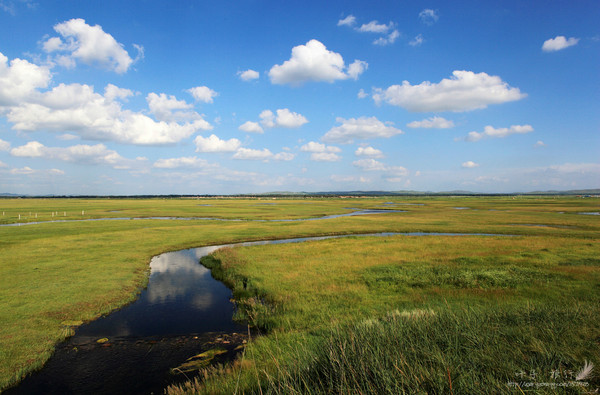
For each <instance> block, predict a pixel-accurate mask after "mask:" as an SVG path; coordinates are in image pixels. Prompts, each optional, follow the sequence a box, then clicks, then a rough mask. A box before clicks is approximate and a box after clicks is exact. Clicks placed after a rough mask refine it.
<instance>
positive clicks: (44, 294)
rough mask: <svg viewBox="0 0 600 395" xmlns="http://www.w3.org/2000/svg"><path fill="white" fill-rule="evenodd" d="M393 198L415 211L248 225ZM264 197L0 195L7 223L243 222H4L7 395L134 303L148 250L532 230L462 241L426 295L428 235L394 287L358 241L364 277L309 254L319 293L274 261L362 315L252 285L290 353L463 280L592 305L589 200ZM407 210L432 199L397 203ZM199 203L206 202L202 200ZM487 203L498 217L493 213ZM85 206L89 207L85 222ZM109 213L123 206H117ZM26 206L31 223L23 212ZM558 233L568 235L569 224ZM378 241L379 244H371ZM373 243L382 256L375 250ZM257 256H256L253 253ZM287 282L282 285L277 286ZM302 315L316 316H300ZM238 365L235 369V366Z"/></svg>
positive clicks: (436, 295) (1, 329)
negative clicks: (77, 338)
mask: <svg viewBox="0 0 600 395" xmlns="http://www.w3.org/2000/svg"><path fill="white" fill-rule="evenodd" d="M388 201H394V202H396V203H398V205H397V206H393V205H385V207H387V208H397V209H404V210H408V212H406V213H390V214H385V215H371V216H361V217H346V218H337V219H331V220H323V221H304V222H302V221H300V222H254V221H252V220H254V219H257V220H264V219H298V218H314V217H319V216H324V215H330V214H339V213H343V212H347V211H348V210H347V207H356V208H382V206H383V203H384V202H388ZM265 202H266V201H260V200H257V199H247V200H237V199H236V200H234V199H223V200H217V199H212V200H204V199H200V200H195V199H148V200H133V199H129V200H127V199H125V200H118V199H96V200H84V199H0V214H1V213H2V212H3V213H4V216H3V217H0V223H15V222H19V221H18V214H19V213H20V214H21V215H22V219H21V222H28V221H36V219H35V218H33V217H35V213H37V214H38V218H37V221H46V220H51V219H52V218H53V217H52V216H51V213H52V212H58V213H59V217H60V214H62V213H64V212H67V219H80V218H83V219H88V218H110V217H151V216H174V217H213V218H230V219H235V218H243V219H246V220H248V221H242V222H218V221H202V220H193V221H185V220H180V221H161V220H136V221H127V220H126V221H97V222H65V223H48V224H40V225H28V226H21V227H0V307H1V308H0V322H2V325H0V390H1V389H3V388H6V387H7V386H9V385H12V384H14V383H16V382H18V381H19V380H20V379H21V378H22V377H23V376H24V375H26V374H27V373H28V372H30V371H32V370H34V369H36V368H38V367H40V366H41V365H42V364H43V363H44V362H45V361H46V360H47V358H48V357H49V356H50V355H51V353H52V350H53V348H54V345H55V344H56V343H57V342H59V341H60V340H62V339H64V338H65V337H66V336H68V335H69V334H70V333H72V328H73V327H75V326H77V325H78V324H79V323H81V322H85V321H89V320H91V319H94V318H95V317H98V316H99V315H101V314H105V313H107V312H109V311H112V310H114V309H116V308H118V307H120V306H123V305H124V304H126V303H128V302H130V301H132V300H134V299H135V297H136V295H137V293H138V292H139V291H140V289H141V288H142V287H143V286H144V285H145V284H146V281H147V278H148V263H149V261H150V259H151V257H152V256H154V255H157V254H159V253H162V252H165V251H171V250H177V249H182V248H189V247H195V246H203V245H211V244H213V245H214V244H222V243H230V242H236V241H247V240H263V239H280V238H289V237H302V236H311V235H327V234H353V233H372V232H413V231H425V232H466V233H499V234H514V235H524V236H525V235H526V236H527V237H523V238H521V237H518V238H515V239H514V240H517V239H518V240H521V241H520V243H521V247H519V248H520V250H515V249H511V247H510V246H507V245H505V244H502V243H504V241H506V240H504V239H501V240H500V241H498V243H500V244H502V245H500V244H498V245H497V248H498V250H496V247H493V250H492V251H490V248H492V247H490V246H487V245H486V244H485V243H490V242H491V241H485V240H488V239H485V240H484V239H481V240H482V241H481V242H482V243H484V244H483V245H481V246H478V245H477V243H474V244H471V245H468V246H466V247H465V246H462V247H457V248H458V250H457V251H460V250H461V248H462V249H465V248H466V249H467V251H470V252H469V254H467V253H466V252H465V251H463V252H462V254H460V256H458V255H457V256H456V257H454V258H453V259H454V260H453V261H450V262H446V263H445V264H447V265H450V266H447V267H446V268H444V269H441V268H440V269H439V272H437V274H435V275H434V276H433V277H432V278H429V279H427V283H426V284H423V285H421V286H420V287H419V286H416V285H415V284H414V281H415V280H414V279H412V280H411V276H412V277H414V275H416V274H418V273H421V274H420V275H422V271H423V270H424V269H422V265H421V264H422V263H423V262H425V263H428V264H432V265H433V264H435V263H436V262H438V263H439V259H442V258H441V257H440V256H439V255H440V253H439V252H438V255H436V253H434V252H433V251H432V252H431V253H429V252H428V251H427V250H426V249H424V248H425V247H424V245H422V244H419V243H421V242H420V241H419V242H416V240H417V239H414V238H411V239H407V240H411V241H410V242H407V243H406V245H405V249H406V250H407V251H412V255H411V256H410V259H409V258H408V257H407V258H403V259H406V267H405V269H406V268H410V267H411V265H412V266H414V269H411V271H409V272H394V273H393V276H392V278H393V279H394V283H393V284H391V283H390V284H386V281H388V280H385V281H382V276H385V275H386V273H387V272H386V270H387V271H390V270H392V269H393V267H385V266H382V267H381V268H379V269H377V268H369V264H368V259H367V258H368V257H369V256H370V255H371V251H370V250H369V248H367V246H366V245H365V246H363V247H364V249H363V250H361V249H360V248H357V247H356V245H354V244H352V245H353V247H350V251H352V252H353V253H352V257H351V259H350V261H354V262H362V263H361V265H362V266H364V267H363V268H362V270H361V271H356V270H357V269H356V268H354V269H352V270H349V271H348V273H344V274H343V275H340V276H339V277H335V276H333V274H335V273H334V272H339V270H335V271H334V272H332V271H331V270H327V265H338V264H339V262H338V261H337V260H336V259H334V258H330V257H331V256H333V257H335V255H336V254H337V250H338V248H339V245H337V244H335V242H334V241H331V243H334V244H332V245H331V246H330V247H327V248H329V249H327V248H326V244H322V245H321V246H322V247H323V249H322V250H315V251H313V253H314V254H315V255H314V256H313V258H311V259H314V260H316V261H317V262H323V261H325V263H326V265H320V266H322V268H321V269H314V270H315V273H313V274H312V275H313V276H314V275H316V276H321V277H324V278H328V277H330V275H331V277H330V278H329V279H330V280H331V281H330V282H329V284H325V285H322V284H321V285H319V284H318V283H315V282H314V281H315V280H312V279H310V278H309V277H308V276H302V275H300V274H298V273H297V269H298V268H294V270H288V271H287V272H281V270H280V267H279V263H277V260H276V259H275V258H272V259H275V261H276V263H273V264H272V267H270V268H269V269H268V270H273V275H274V276H275V274H276V273H278V274H277V275H278V276H280V277H279V278H285V277H286V276H288V277H289V279H290V280H292V281H295V283H296V284H306V287H312V286H318V287H323V290H324V291H326V294H327V293H328V297H329V298H330V299H329V300H330V301H332V303H333V304H334V305H335V304H336V303H337V304H339V306H336V308H337V312H339V311H342V310H343V309H346V308H349V307H350V308H352V306H355V305H356V306H362V307H360V308H359V309H357V310H352V309H351V310H350V311H352V313H350V314H349V315H348V316H347V317H344V316H339V317H336V316H335V315H333V314H330V313H327V312H320V311H317V310H311V309H312V306H310V308H308V307H306V305H307V303H305V308H306V309H307V310H306V312H305V314H304V316H303V315H302V314H301V313H299V312H293V313H292V314H290V315H289V316H286V317H285V318H283V317H284V316H281V315H280V313H283V312H286V311H287V310H286V309H288V307H290V306H292V304H290V303H291V302H292V301H293V300H294V299H297V298H300V297H299V296H298V295H297V294H296V293H295V292H296V289H295V288H293V287H292V288H288V289H287V290H286V289H283V288H282V289H281V292H280V293H277V292H273V291H272V290H271V289H268V288H267V287H266V286H265V285H264V284H262V283H260V282H259V283H257V286H256V287H255V286H253V289H256V290H259V291H260V292H259V293H258V294H257V295H255V296H256V297H255V300H251V298H250V300H249V302H248V303H249V304H250V305H252V304H253V305H254V307H253V308H254V309H255V310H257V312H260V311H258V310H260V309H264V310H265V312H266V314H259V315H260V317H261V318H260V319H262V320H263V321H264V324H263V325H264V326H265V327H269V328H271V329H272V333H277V334H278V336H279V339H280V340H281V341H282V342H283V341H284V340H283V339H287V338H288V337H289V339H292V340H290V344H291V345H293V347H297V346H298V345H299V344H305V343H304V342H300V341H299V339H304V338H308V339H313V340H314V339H320V340H319V342H320V341H322V339H324V338H326V337H323V336H322V334H323V333H327V331H330V330H332V328H333V326H331V325H330V324H331V323H334V324H339V325H350V326H351V325H353V324H354V323H355V322H356V321H357V320H358V321H360V320H362V319H365V320H369V319H373V318H374V319H380V318H381V317H385V316H386V314H387V313H388V312H389V311H393V310H394V309H396V307H394V306H404V305H405V304H406V306H408V307H409V308H411V309H412V308H419V306H422V305H423V303H424V302H423V301H424V300H431V301H433V302H432V303H433V304H432V306H433V307H434V308H438V307H439V306H443V305H444V304H445V303H446V302H447V303H451V304H455V305H456V306H460V305H461V303H462V302H461V300H462V299H461V297H463V296H461V295H460V292H458V293H457V291H456V288H453V284H454V282H456V281H458V282H459V283H460V284H465V285H468V287H467V288H465V289H466V290H467V291H468V292H467V293H470V294H472V295H476V296H477V298H479V299H481V300H483V301H485V300H489V303H493V302H494V301H495V300H496V299H498V298H504V297H505V296H504V294H507V295H508V296H506V297H507V298H508V299H507V300H509V301H512V303H514V304H515V305H518V304H519V303H523V301H527V300H533V299H535V298H536V297H541V296H540V295H541V294H543V293H544V291H541V290H540V289H539V288H535V287H526V286H525V285H526V284H523V283H524V282H523V281H521V282H519V281H517V282H516V283H515V284H512V283H513V282H515V281H514V279H511V276H512V275H513V274H514V273H519V275H521V274H522V275H526V276H529V278H534V279H535V281H537V282H538V283H539V284H545V283H544V281H545V282H546V283H549V284H552V283H553V282H554V281H556V279H558V280H560V284H562V285H553V286H552V287H550V289H551V292H552V294H553V295H555V296H556V295H558V294H560V292H562V291H561V290H562V289H563V288H564V289H565V290H566V291H565V292H566V293H567V294H568V295H571V297H572V298H573V299H574V300H577V301H582V303H591V302H589V301H588V300H587V299H586V298H588V296H587V292H589V289H587V288H585V287H582V286H581V285H580V282H581V281H583V282H586V281H587V283H589V282H590V281H592V280H594V281H597V274H596V273H597V272H596V264H597V256H598V246H597V240H598V237H597V236H598V231H599V230H600V224H599V221H598V218H597V217H594V216H584V215H578V214H576V213H577V212H589V211H598V204H597V201H596V200H594V199H575V198H558V199H554V198H534V197H527V198H521V199H515V200H513V199H510V198H481V199H475V198H464V199H462V198H461V199H439V198H436V199H434V198H402V199H401V198H388V197H386V198H365V199H348V200H345V199H302V200H293V199H289V200H287V199H284V200H276V201H272V200H269V201H268V203H276V204H260V203H265ZM403 203H411V204H413V203H417V204H424V205H423V206H414V205H403ZM205 204H209V205H210V206H204V205H205ZM459 206H469V207H472V208H473V209H472V210H454V209H452V207H459ZM492 209H493V210H499V211H489V210H492ZM82 210H83V211H84V212H85V214H84V215H83V216H82V215H81V211H82ZM114 210H119V211H117V212H113V211H114ZM30 212H31V213H32V215H29V213H30ZM560 212H564V214H560ZM519 223H521V224H544V225H548V226H549V227H531V226H518V225H515V224H519ZM562 226H569V227H570V228H568V229H566V228H562ZM531 236H535V237H531ZM419 240H422V239H419ZM428 240H429V241H427V242H428V243H434V241H435V240H437V238H436V239H434V238H431V239H428ZM477 240H480V239H479V238H477ZM494 240H495V239H494ZM502 240H504V241H502ZM511 240H513V239H511ZM536 240H541V241H539V242H538V241H536ZM544 240H546V242H544ZM357 241H358V240H351V241H349V242H350V243H356V242H357ZM413 241H414V242H413ZM336 242H337V241H336ZM379 242H384V240H383V239H382V240H379V241H377V243H379ZM388 242H389V241H388ZM530 243H533V244H531V245H530ZM509 244H510V243H509ZM534 247H535V248H534ZM319 248H321V247H319ZM361 248H362V247H361ZM370 248H374V249H375V250H377V249H379V247H378V246H372V247H370ZM440 248H441V247H440ZM434 250H435V248H434ZM265 251H271V252H269V254H275V255H274V257H276V256H277V254H278V253H279V252H278V251H279V250H276V249H273V250H272V249H271V248H266V249H265ZM478 251H479V252H478ZM471 252H472V253H471ZM265 253H266V252H265ZM302 254H304V253H301V255H302ZM332 254H333V255H332ZM502 254H504V256H505V257H504V258H502V259H503V260H502V261H499V262H500V263H501V267H500V268H497V267H494V268H487V269H486V270H485V271H482V272H480V273H478V274H477V275H476V276H475V277H473V276H472V275H471V274H470V272H469V271H468V270H467V269H466V268H467V266H468V265H471V266H473V267H477V266H478V265H480V264H483V265H484V266H489V265H491V264H492V263H493V258H490V256H494V255H497V256H501V255H502ZM284 255H285V254H284ZM300 258H303V257H302V256H300ZM256 259H259V258H258V256H257V258H256ZM260 259H262V258H260ZM290 259H292V258H290ZM293 259H296V258H293ZM436 259H437V261H436ZM249 262H251V264H247V265H245V266H246V267H248V268H250V267H254V258H252V259H250V261H249ZM271 262H273V260H271ZM298 262H301V260H300V261H298ZM444 262H445V261H444ZM523 262H535V265H533V266H532V267H529V268H522V267H521V266H522V263H523ZM388 265H389V263H388ZM452 265H454V266H452ZM465 265H466V266H465ZM544 265H547V266H548V267H546V266H544ZM359 266H360V265H359ZM538 266H539V267H541V269H540V268H538ZM453 267H455V268H458V269H459V270H458V271H457V272H456V273H455V274H453V271H454V269H453ZM278 270H279V272H278ZM295 270H296V272H295ZM378 270H379V271H378ZM403 270H404V269H403ZM419 270H421V272H419ZM518 270H521V271H520V272H518ZM295 273H296V274H295ZM240 275H243V276H246V275H248V277H247V278H248V279H250V280H251V282H252V283H253V284H254V282H255V281H257V280H254V277H252V276H251V275H250V274H249V273H241V274H240ZM294 276H296V277H295V278H294ZM356 276H358V277H356ZM540 276H541V277H540ZM257 278H258V277H257ZM274 278H277V277H274ZM386 278H387V277H386ZM582 279H583V280H582ZM388 282H389V281H388ZM281 283H282V284H281V286H282V287H283V282H281ZM430 283H431V284H434V283H435V286H429V285H427V284H430ZM563 285H564V287H563ZM486 287H487V288H486ZM511 287H512V288H511ZM296 288H297V287H296ZM381 288H389V289H390V290H394V291H393V292H391V293H389V294H387V296H386V297H384V298H383V299H382V303H379V302H377V303H375V302H374V301H373V300H372V298H373V296H371V295H372V294H373V293H374V292H375V290H378V289H381ZM499 289H501V290H502V292H500V291H499ZM236 292H237V291H236ZM252 292H254V291H252ZM377 292H379V293H380V291H377ZM594 292H596V293H598V292H597V289H594ZM340 293H344V294H347V295H348V300H338V299H339V298H337V297H336V295H339V294H340ZM440 295H443V296H440ZM302 297H305V298H307V299H306V300H310V301H311V303H313V304H315V305H317V304H318V303H319V300H315V297H314V296H310V295H303V296H302ZM473 297H474V296H473ZM310 298H312V299H310ZM444 298H445V300H446V301H444ZM479 299H478V300H479ZM264 300H266V301H268V302H269V303H270V304H267V305H265V304H264V303H262V302H263V301H264ZM325 300H328V299H324V301H325ZM328 303H329V302H328ZM378 303H379V304H378ZM480 304H483V305H485V303H483V302H479V303H476V307H477V308H479V307H478V306H479V305H480ZM376 306H379V307H376ZM436 306H437V307H436ZM248 311H250V310H248ZM336 314H337V313H336ZM306 317H309V318H306ZM332 317H333V319H331V318H332ZM305 319H307V320H308V321H306V322H305V321H304V320H305ZM269 322H270V324H269ZM299 322H300V323H302V322H305V323H304V324H303V325H305V326H304V327H303V326H302V325H300V326H295V325H298V323H299ZM269 325H270V326H269ZM293 328H295V329H293ZM306 328H310V329H309V330H307V329H306ZM317 334H319V336H317ZM267 338H268V336H267V337H265V338H264V339H263V338H261V339H260V340H258V341H256V342H255V343H254V344H253V347H259V345H260V344H262V343H263V342H264V341H265V339H267ZM315 342H316V340H315ZM281 344H283V343H281ZM307 344H311V342H310V341H309V342H307ZM319 344H320V343H319ZM254 350H258V348H251V351H252V352H254ZM256 352H257V353H258V351H256ZM257 355H258V354H257ZM257 360H258V359H257ZM596 361H597V360H596ZM253 363H254V362H253ZM242 365H243V364H241V363H240V366H242ZM597 365H598V364H597ZM227 369H228V368H227ZM227 369H224V370H223V371H226V370H227Z"/></svg>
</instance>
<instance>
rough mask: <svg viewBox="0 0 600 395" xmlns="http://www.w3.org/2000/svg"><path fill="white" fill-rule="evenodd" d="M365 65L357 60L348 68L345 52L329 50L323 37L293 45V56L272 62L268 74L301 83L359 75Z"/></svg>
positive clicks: (278, 79)
mask: <svg viewBox="0 0 600 395" xmlns="http://www.w3.org/2000/svg"><path fill="white" fill-rule="evenodd" d="M366 67H367V63H366V62H363V61H360V60H356V61H354V63H352V64H351V65H349V66H348V68H347V69H346V65H345V63H344V59H343V58H342V55H340V54H339V53H335V52H333V51H328V50H327V48H326V47H325V45H323V44H322V43H321V42H320V41H317V40H310V41H309V42H307V43H306V45H298V46H296V47H294V48H292V56H291V58H290V59H289V60H286V61H285V62H283V64H281V65H275V66H273V67H272V68H271V70H270V71H269V77H270V79H271V82H272V83H273V84H280V85H284V84H290V85H292V86H299V85H302V84H303V83H305V82H309V81H326V82H334V81H336V80H346V79H348V78H353V79H357V78H358V76H359V75H360V74H361V73H362V72H364V71H365V70H366ZM346 70H347V71H346Z"/></svg>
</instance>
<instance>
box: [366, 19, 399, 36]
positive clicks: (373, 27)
mask: <svg viewBox="0 0 600 395" xmlns="http://www.w3.org/2000/svg"><path fill="white" fill-rule="evenodd" d="M393 27H394V24H393V23H392V22H390V23H389V24H387V25H385V24H381V23H379V22H378V21H371V22H369V23H365V24H363V25H362V26H361V27H359V28H358V29H357V30H358V31H359V32H361V33H387V32H388V31H390V30H391V29H392V28H393Z"/></svg>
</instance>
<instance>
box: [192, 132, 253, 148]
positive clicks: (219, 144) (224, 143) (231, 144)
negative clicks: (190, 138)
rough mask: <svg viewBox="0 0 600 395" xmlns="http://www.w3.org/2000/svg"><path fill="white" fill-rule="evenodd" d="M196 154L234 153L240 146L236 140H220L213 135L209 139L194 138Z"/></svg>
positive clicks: (239, 142) (240, 143)
mask: <svg viewBox="0 0 600 395" xmlns="http://www.w3.org/2000/svg"><path fill="white" fill-rule="evenodd" d="M194 143H195V144H196V152H234V151H236V150H237V149H238V148H240V146H241V145H242V142H241V141H240V140H238V139H229V140H221V139H220V138H218V137H217V136H215V135H214V134H211V135H210V136H209V137H202V136H196V138H195V139H194Z"/></svg>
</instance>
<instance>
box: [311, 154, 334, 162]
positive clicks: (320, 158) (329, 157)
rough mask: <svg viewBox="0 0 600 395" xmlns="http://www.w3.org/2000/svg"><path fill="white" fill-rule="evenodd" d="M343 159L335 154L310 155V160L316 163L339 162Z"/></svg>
mask: <svg viewBox="0 0 600 395" xmlns="http://www.w3.org/2000/svg"><path fill="white" fill-rule="evenodd" d="M341 159H342V157H341V156H339V155H338V154H335V153H333V152H314V153H312V154H310V160H312V161H315V162H337V161H339V160H341Z"/></svg>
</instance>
